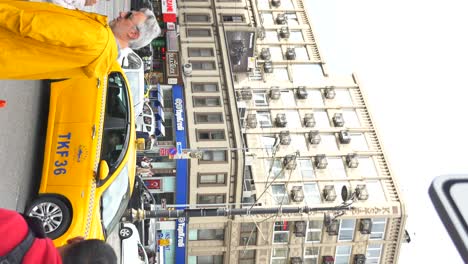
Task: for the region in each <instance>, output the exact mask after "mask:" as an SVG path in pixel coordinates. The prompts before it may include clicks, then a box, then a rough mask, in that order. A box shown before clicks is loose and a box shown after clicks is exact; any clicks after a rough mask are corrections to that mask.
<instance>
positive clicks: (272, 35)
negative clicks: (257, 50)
mask: <svg viewBox="0 0 468 264" xmlns="http://www.w3.org/2000/svg"><path fill="white" fill-rule="evenodd" d="M265 40H266V41H267V42H278V32H276V31H271V30H267V31H265Z"/></svg>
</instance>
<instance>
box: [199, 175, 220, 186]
mask: <svg viewBox="0 0 468 264" xmlns="http://www.w3.org/2000/svg"><path fill="white" fill-rule="evenodd" d="M225 184H226V173H199V174H198V185H225Z"/></svg>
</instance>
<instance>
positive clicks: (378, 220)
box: [369, 217, 387, 240]
mask: <svg viewBox="0 0 468 264" xmlns="http://www.w3.org/2000/svg"><path fill="white" fill-rule="evenodd" d="M371 221H372V228H371V232H370V234H369V240H383V239H385V232H386V231H387V218H384V217H379V218H371ZM382 224H383V231H375V230H374V229H375V228H376V226H377V225H382ZM375 234H380V235H379V236H378V237H375V236H374V237H373V235H375Z"/></svg>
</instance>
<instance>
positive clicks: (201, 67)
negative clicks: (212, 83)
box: [190, 61, 216, 71]
mask: <svg viewBox="0 0 468 264" xmlns="http://www.w3.org/2000/svg"><path fill="white" fill-rule="evenodd" d="M190 62H191V63H192V69H194V70H197V71H212V70H216V65H215V62H214V61H190Z"/></svg>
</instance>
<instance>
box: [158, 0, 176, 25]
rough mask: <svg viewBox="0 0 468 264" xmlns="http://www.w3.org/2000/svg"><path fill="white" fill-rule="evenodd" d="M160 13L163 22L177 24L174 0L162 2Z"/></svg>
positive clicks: (163, 0)
mask: <svg viewBox="0 0 468 264" xmlns="http://www.w3.org/2000/svg"><path fill="white" fill-rule="evenodd" d="M161 6H162V13H163V21H164V22H177V7H176V0H162V1H161Z"/></svg>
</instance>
